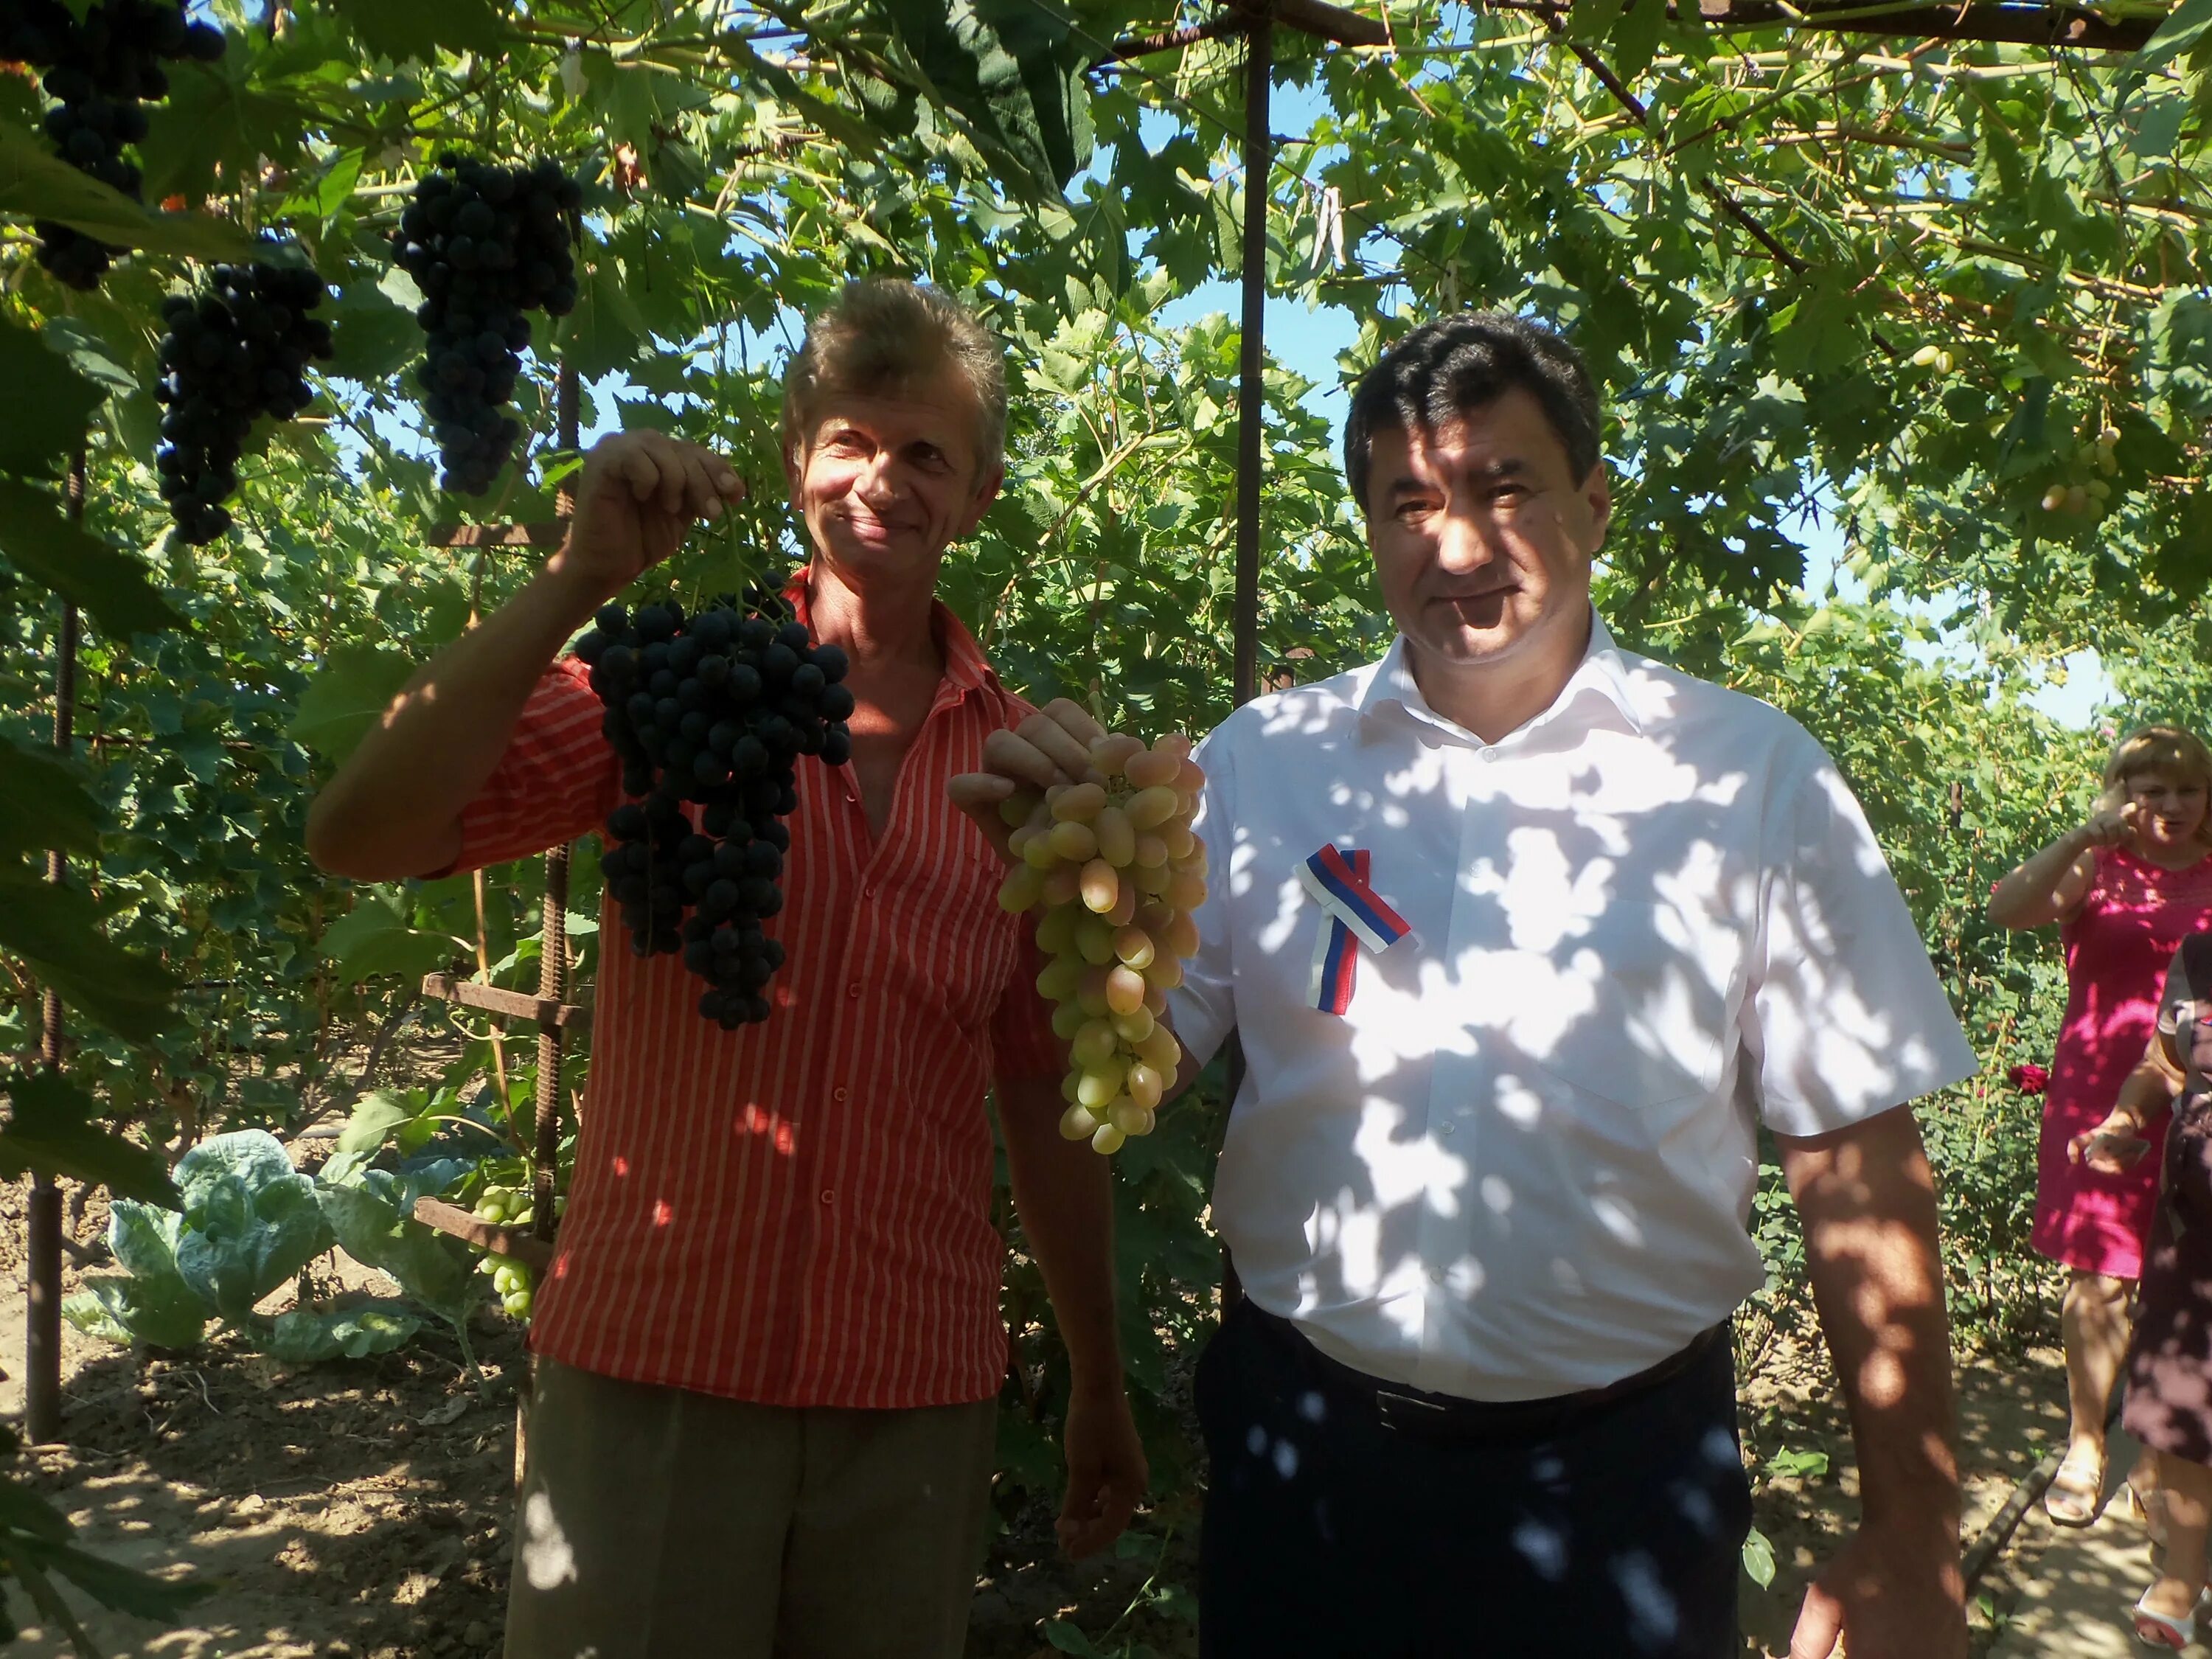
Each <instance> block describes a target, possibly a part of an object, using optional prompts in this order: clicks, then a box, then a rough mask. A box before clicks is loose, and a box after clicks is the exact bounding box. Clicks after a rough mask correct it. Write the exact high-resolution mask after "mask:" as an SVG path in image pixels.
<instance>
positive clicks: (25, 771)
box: [0, 736, 100, 853]
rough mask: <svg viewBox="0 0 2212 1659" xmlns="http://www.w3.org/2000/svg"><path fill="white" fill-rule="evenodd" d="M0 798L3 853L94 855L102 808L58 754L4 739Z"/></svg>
mask: <svg viewBox="0 0 2212 1659" xmlns="http://www.w3.org/2000/svg"><path fill="white" fill-rule="evenodd" d="M0 800H4V801H6V802H7V803H8V811H6V812H5V813H4V814H0V853H39V852H44V851H46V850H47V849H48V848H59V849H61V850H62V851H63V852H65V853H90V852H93V851H95V850H96V849H97V848H99V846H100V807H99V805H98V804H97V803H96V802H94V799H93V798H92V796H91V795H90V794H89V793H87V791H86V789H85V787H84V785H83V784H82V782H81V781H78V778H77V775H76V771H75V769H73V768H72V767H71V766H70V764H69V763H68V762H66V761H64V760H63V759H62V758H61V757H59V756H58V755H52V754H42V753H40V751H39V750H35V749H23V748H20V747H18V746H17V745H16V744H15V743H14V742H12V741H10V740H9V738H6V737H4V736H0Z"/></svg>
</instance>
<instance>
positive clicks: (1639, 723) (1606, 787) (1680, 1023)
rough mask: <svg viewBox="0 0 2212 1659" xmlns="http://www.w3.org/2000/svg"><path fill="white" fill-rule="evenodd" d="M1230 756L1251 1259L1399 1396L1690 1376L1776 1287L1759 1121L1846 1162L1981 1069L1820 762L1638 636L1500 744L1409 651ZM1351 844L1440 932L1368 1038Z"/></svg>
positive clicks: (1222, 774) (1297, 693)
mask: <svg viewBox="0 0 2212 1659" xmlns="http://www.w3.org/2000/svg"><path fill="white" fill-rule="evenodd" d="M1199 759H1200V762H1201V763H1202V764H1203V765H1204V767H1205V769H1206V793H1205V799H1204V801H1203V804H1202V806H1201V809H1200V811H1201V819H1200V824H1199V829H1200V833H1201V834H1202V835H1203V836H1205V837H1206V843H1207V846H1208V848H1210V850H1211V852H1212V866H1213V877H1212V882H1213V888H1212V896H1210V897H1209V898H1208V900H1207V902H1206V904H1205V905H1204V907H1202V908H1201V909H1200V914H1199V931H1200V947H1199V954H1198V956H1197V957H1196V958H1195V959H1194V961H1193V962H1192V963H1190V964H1189V965H1188V977H1187V979H1186V981H1185V983H1184V985H1183V987H1182V988H1181V989H1180V990H1179V991H1177V992H1176V993H1175V994H1173V996H1172V998H1171V1001H1172V1006H1173V1014H1174V1019H1175V1024H1176V1032H1177V1034H1178V1035H1179V1036H1181V1038H1182V1041H1183V1042H1184V1044H1185V1045H1186V1046H1187V1047H1188V1048H1189V1049H1190V1051H1191V1053H1192V1054H1194V1056H1195V1057H1197V1058H1198V1059H1199V1060H1201V1061H1202V1060H1205V1059H1206V1057H1208V1056H1210V1055H1211V1054H1212V1053H1213V1052H1214V1050H1215V1049H1216V1048H1218V1047H1219V1046H1220V1044H1221V1042H1223V1040H1224V1039H1225V1037H1226V1036H1227V1035H1228V1033H1229V1031H1230V1029H1231V1027H1232V1026H1233V1027H1236V1028H1237V1030H1238V1031H1239V1032H1240V1034H1241V1036H1242V1040H1243V1047H1244V1054H1245V1060H1246V1066H1247V1069H1246V1072H1245V1077H1244V1083H1243V1089H1242V1091H1240V1092H1239V1094H1238V1096H1237V1100H1236V1103H1235V1105H1234V1108H1233V1110H1232V1113H1231V1118H1230V1121H1229V1128H1228V1136H1227V1139H1226V1142H1225V1146H1224V1147H1223V1149H1222V1154H1221V1165H1220V1170H1219V1174H1218V1179H1217V1181H1216V1183H1215V1187H1214V1194H1213V1216H1214V1221H1215V1225H1217V1226H1218V1228H1219V1230H1220V1231H1221V1234H1222V1236H1223V1237H1224V1238H1225V1240H1226V1241H1227V1243H1228V1244H1229V1247H1230V1249H1231V1254H1232V1255H1233V1257H1234V1259H1235V1261H1236V1264H1237V1273H1238V1274H1239V1275H1240V1276H1241V1278H1242V1279H1243V1284H1244V1288H1245V1291H1246V1292H1247V1293H1248V1294H1249V1295H1250V1296H1251V1297H1253V1299H1254V1300H1255V1301H1256V1302H1257V1303H1258V1304H1260V1305H1261V1307H1263V1308H1265V1309H1267V1310H1269V1311H1271V1312H1273V1313H1276V1314H1279V1315H1282V1316H1285V1317H1288V1318H1291V1319H1294V1320H1296V1321H1297V1323H1298V1325H1299V1327H1300V1328H1301V1329H1303V1330H1304V1332H1305V1333H1306V1334H1307V1335H1308V1336H1309V1337H1310V1339H1311V1340H1313V1341H1314V1343H1315V1344H1316V1346H1319V1347H1320V1348H1321V1349H1322V1351H1323V1352H1327V1353H1328V1354H1330V1355H1331V1356H1333V1357H1334V1358H1338V1359H1340V1360H1341V1361H1343V1362H1344V1363H1346V1364H1350V1365H1353V1366H1356V1367H1357V1368H1358V1369H1359V1370H1363V1371H1365V1372H1368V1373H1369V1374H1370V1375H1373V1376H1380V1377H1384V1378H1388V1379H1390V1380H1393V1381H1395V1382H1398V1383H1405V1384H1408V1385H1410V1386H1413V1387H1415V1388H1419V1389H1431V1390H1435V1391H1437V1392H1441V1393H1446V1394H1452V1395H1461V1396H1462V1397H1466V1398H1469V1399H1476V1400H1520V1399H1530V1398H1539V1397H1543V1396H1547V1395H1558V1394H1563V1393H1567V1392H1571V1391H1573V1390H1575V1389H1586V1388H1591V1387H1596V1386H1601V1385H1603V1384H1605V1383H1611V1382H1614V1381H1616V1380H1618V1379H1620V1378H1621V1377H1624V1376H1630V1375H1632V1374H1633V1373H1635V1372H1637V1371H1638V1370H1643V1369H1644V1367H1646V1366H1648V1365H1651V1364H1656V1362H1658V1361H1659V1360H1661V1359H1663V1358H1666V1357H1667V1356H1668V1355H1669V1354H1671V1353H1673V1352H1675V1351H1676V1350H1677V1349H1679V1348H1680V1347H1682V1346H1684V1345H1685V1344H1686V1343H1687V1342H1688V1341H1689V1340H1690V1339H1691V1338H1692V1337H1693V1336H1695V1335H1696V1334H1698V1333H1699V1331H1701V1330H1703V1329H1705V1328H1706V1327H1708V1326H1710V1325H1712V1324H1714V1323H1716V1322H1718V1321H1720V1320H1722V1319H1723V1318H1725V1317H1727V1316H1728V1315H1729V1312H1730V1311H1731V1310H1733V1309H1734V1308H1735V1306H1736V1305H1737V1304H1738V1303H1740V1302H1741V1300H1742V1299H1743V1298H1744V1297H1746V1296H1747V1295H1749V1294H1750V1293H1751V1292H1752V1291H1754V1290H1756V1289H1757V1288H1758V1287H1759V1285H1760V1284H1761V1283H1762V1282H1763V1279H1764V1271H1763V1268H1762V1267H1761V1264H1760V1261H1759V1251H1758V1249H1757V1248H1756V1247H1755V1246H1754V1244H1753V1242H1752V1240H1751V1238H1750V1237H1749V1236H1748V1233H1747V1227H1746V1223H1747V1219H1748V1218H1749V1215H1750V1211H1751V1201H1752V1196H1753V1189H1754V1188H1755V1186H1756V1184H1757V1181H1758V1168H1759V1159H1758V1149H1757V1144H1756V1133H1757V1121H1758V1120H1759V1118H1761V1117H1763V1118H1764V1119H1765V1121H1766V1123H1767V1124H1769V1125H1770V1126H1771V1127H1772V1128H1773V1129H1775V1130H1776V1131H1777V1132H1778V1133H1783V1134H1788V1135H1811V1134H1818V1133H1821V1132H1823V1131H1826V1130H1830V1129H1835V1128H1840V1127H1844V1126H1845V1125H1848V1124H1850V1123H1854V1122H1857V1121H1859V1120H1861V1119H1863V1118H1866V1117H1869V1116H1871V1115H1874V1114H1875V1113H1878V1112H1881V1111H1884V1110H1887V1109H1889V1108H1891V1107H1893V1106H1896V1105H1899V1103H1903V1102H1905V1101H1907V1100H1910V1099H1911V1098H1913V1097H1915V1096H1917V1095H1921V1094H1924V1093H1926V1092H1928V1091H1931V1090H1934V1089H1938V1088H1941V1087H1943V1086H1945V1085H1948V1084H1951V1083H1954V1082H1957V1081H1959V1080H1960V1079H1963V1078H1966V1077H1968V1076H1971V1075H1972V1073H1973V1071H1974V1069H1975V1064H1976V1062H1975V1058H1974V1054H1973V1051H1972V1049H1971V1048H1969V1047H1968V1046H1967V1043H1966V1037H1965V1036H1964V1034H1963V1033H1962V1032H1961V1031H1960V1029H1959V1024H1958V1021H1957V1020H1956V1018H1954V1016H1953V1014H1952V1012H1951V1009H1950V1006H1949V1004H1948V1001H1947V1000H1946V999H1945V997H1944V994H1943V992H1942V987H1941V986H1940V984H1939V983H1938V982H1937V981H1936V975H1935V972H1934V970H1933V969H1932V968H1931V967H1930V965H1929V961H1928V955H1927V951H1926V950H1925V948H1924V947H1923V945H1922V943H1921V939H1920V935H1919V933H1918V930H1917V928H1916V927H1914V926H1913V922H1912V919H1911V915H1909V914H1907V912H1906V910H1905V903H1904V900H1903V898H1902V896H1900V895H1899V892H1898V890H1897V885H1896V883H1895V882H1894V881H1893V879H1892V878H1891V876H1890V874H1889V870H1888V866H1887V864H1885V863H1884V861H1883V859H1882V855H1881V849H1880V848H1878V847H1876V845H1875V839H1874V835H1873V832H1872V831H1871V830H1870V829H1869V828H1868V826H1867V822H1866V819H1865V817H1864V816H1863V814H1862V813H1861V812H1860V811H1859V807H1858V804H1857V801H1856V800H1854V799H1852V797H1851V793H1850V789H1849V787H1847V786H1846V785H1845V784H1844V781H1843V779H1842V777H1841V776H1840V775H1838V772H1837V770H1836V768H1835V765H1834V763H1832V761H1831V760H1830V759H1829V758H1828V757H1827V755H1826V752H1825V751H1824V750H1822V749H1821V748H1820V744H1817V743H1816V742H1814V739H1813V738H1811V737H1810V736H1809V735H1808V733H1807V732H1805V731H1804V730H1803V728H1802V727H1801V726H1798V725H1797V724H1796V721H1794V720H1790V718H1789V717H1788V716H1787V715H1784V714H1781V713H1780V712H1779V711H1778V710H1776V709H1774V708H1770V707H1769V706H1767V705H1766V704H1765V703H1763V702H1758V701H1757V700H1756V699H1753V698H1751V697H1747V696H1741V695H1739V694H1738V693H1735V692H1732V691H1728V690H1723V689H1722V688H1720V687H1718V686H1715V685H1711V684H1706V683H1705V682H1704V681H1701V680H1696V679H1692V678H1689V677H1688V676H1686V675H1683V674H1680V673H1677V672H1675V671H1674V670H1672V669H1669V668H1668V667H1666V666H1664V665H1661V664H1659V663H1656V662H1653V661H1651V660H1650V659H1646V658H1643V657H1638V656H1635V655H1632V654H1631V653H1626V652H1624V651H1621V650H1620V649H1619V648H1618V647H1616V646H1615V645H1614V644H1613V639H1612V636H1611V635H1609V634H1608V633H1607V630H1606V628H1605V625H1604V623H1602V622H1598V621H1595V620H1593V623H1592V631H1591V640H1590V647H1589V653H1588V654H1587V655H1586V657H1585V658H1584V659H1583V662H1582V664H1581V665H1579V667H1578V668H1577V671H1576V672H1575V674H1574V676H1573V678H1571V679H1570V680H1569V681H1568V683H1567V684H1566V687H1565V690H1563V691H1562V692H1561V693H1560V695H1559V698H1558V700H1557V701H1556V702H1554V703H1553V705H1552V707H1551V708H1548V709H1547V710H1546V711H1545V712H1544V713H1543V714H1540V715H1538V716H1537V717H1536V718H1535V719H1534V720H1530V721H1529V722H1528V723H1527V724H1526V725H1524V726H1522V727H1521V728H1520V729H1518V730H1517V731H1516V732H1512V733H1511V734H1510V735H1509V736H1508V737H1506V738H1503V739H1502V740H1501V741H1499V742H1497V743H1494V744H1486V743H1484V742H1483V741H1482V740H1481V739H1480V738H1477V737H1475V736H1474V735H1473V734H1472V733H1471V732H1468V731H1466V730H1465V729H1464V728H1462V727H1461V726H1457V725H1455V724H1454V723H1453V722H1451V721H1450V720H1446V719H1444V718H1443V717H1442V716H1441V715H1439V714H1436V713H1435V712H1434V711H1433V710H1432V709H1431V708H1429V706H1428V704H1427V702H1425V700H1424V699H1423V697H1422V696H1421V693H1420V691H1419V688H1418V687H1417V686H1416V685H1415V684H1414V683H1413V675H1412V673H1411V672H1410V669H1409V664H1408V661H1407V653H1406V643H1405V641H1404V640H1403V639H1402V638H1401V640H1399V641H1398V642H1397V643H1396V644H1395V645H1394V646H1393V647H1391V649H1390V652H1389V654H1388V655H1387V656H1385V657H1384V658H1383V660H1382V661H1380V662H1379V663H1374V664H1370V665H1368V666H1366V667H1364V668H1359V669H1356V670H1354V671H1352V672H1350V673H1348V674H1341V675H1339V676H1337V677H1336V678H1334V679H1330V680H1325V681H1322V682H1321V683H1319V684H1315V685H1310V686H1304V687H1300V688H1298V689H1297V690H1290V691H1284V692H1279V693H1277V694H1275V695H1273V696H1266V697H1261V698H1260V699H1258V700H1257V701H1255V702H1252V703H1250V704H1249V705H1247V706H1246V707H1245V708H1241V709H1239V710H1238V711H1237V713H1236V714H1233V715H1231V717H1230V718H1229V719H1228V720H1226V721H1225V722H1224V723H1223V724H1222V726H1220V728H1219V729H1218V730H1217V731H1216V732H1214V733H1213V734H1212V736H1211V737H1209V738H1207V739H1206V742H1205V744H1203V745H1202V746H1201V748H1200V751H1199ZM1332 842H1333V843H1334V844H1335V845H1336V846H1337V847H1339V848H1343V849H1346V851H1350V850H1351V849H1354V848H1358V849H1364V851H1365V852H1366V853H1367V854H1369V857H1370V865H1371V868H1370V879H1371V881H1372V884H1373V886H1374V889H1375V890H1376V893H1377V894H1378V895H1379V896H1381V897H1382V898H1383V900H1384V901H1386V902H1388V903H1389V905H1390V906H1391V907H1392V908H1395V910H1396V911H1397V913H1398V914H1399V915H1400V916H1401V917H1402V918H1403V919H1404V921H1406V922H1407V923H1409V924H1410V925H1411V926H1412V927H1413V930H1414V932H1413V936H1412V937H1408V938H1406V939H1401V940H1400V941H1399V942H1398V943H1396V944H1395V945H1390V946H1389V948H1388V949H1386V950H1384V951H1380V952H1379V953H1378V952H1376V951H1371V950H1369V949H1361V950H1360V951H1359V952H1358V966H1357V969H1356V987H1355V989H1354V991H1353V994H1352V1000H1351V1004H1350V1006H1349V1008H1348V1010H1347V1012H1345V1013H1344V1014H1342V1015H1337V1014H1334V1013H1328V1012H1318V1011H1317V1010H1316V1007H1315V1006H1314V1000H1313V997H1312V994H1311V980H1312V978H1313V975H1314V972H1315V968H1314V955H1315V940H1316V932H1317V930H1321V929H1325V928H1327V927H1328V926H1329V925H1330V924H1329V919H1328V916H1327V915H1324V914H1323V912H1322V909H1321V908H1320V907H1319V905H1318V903H1317V902H1316V899H1315V898H1314V897H1313V896H1311V895H1310V891H1309V890H1308V888H1307V887H1306V885H1305V884H1302V883H1301V881H1300V880H1299V879H1298V877H1297V870H1298V867H1299V866H1301V865H1303V864H1304V862H1305V861H1306V860H1307V859H1308V858H1309V857H1310V855H1312V854H1315V853H1316V852H1317V851H1318V850H1319V849H1320V848H1322V847H1323V846H1325V845H1327V844H1329V843H1332Z"/></svg>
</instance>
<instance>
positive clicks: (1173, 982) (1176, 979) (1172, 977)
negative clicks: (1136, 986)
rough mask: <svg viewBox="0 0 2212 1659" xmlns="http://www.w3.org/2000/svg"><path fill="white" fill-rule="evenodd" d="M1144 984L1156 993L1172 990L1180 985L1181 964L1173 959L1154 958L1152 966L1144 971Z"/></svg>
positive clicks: (1140, 998)
mask: <svg viewBox="0 0 2212 1659" xmlns="http://www.w3.org/2000/svg"><path fill="white" fill-rule="evenodd" d="M1145 983H1146V985H1149V986H1151V987H1152V988H1153V989H1154V990H1157V991H1172V990H1174V989H1175V987H1176V986H1178V985H1180V984H1182V963H1181V962H1179V961H1178V960H1176V958H1175V957H1154V958H1153V959H1152V966H1151V967H1149V968H1147V969H1145ZM1139 1000H1140V1001H1141V1000H1142V997H1141V996H1139Z"/></svg>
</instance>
